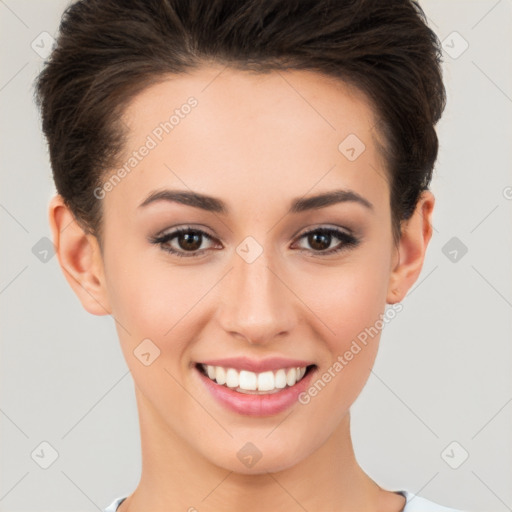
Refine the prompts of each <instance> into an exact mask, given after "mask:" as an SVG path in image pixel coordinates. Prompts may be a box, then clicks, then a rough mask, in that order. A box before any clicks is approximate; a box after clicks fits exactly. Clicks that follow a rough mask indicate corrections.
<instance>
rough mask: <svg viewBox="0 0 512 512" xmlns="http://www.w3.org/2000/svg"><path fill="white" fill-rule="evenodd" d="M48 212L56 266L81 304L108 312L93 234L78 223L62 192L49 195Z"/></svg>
mask: <svg viewBox="0 0 512 512" xmlns="http://www.w3.org/2000/svg"><path fill="white" fill-rule="evenodd" d="M48 213H49V221H50V227H51V230H52V235H53V243H54V245H55V250H56V253H57V256H58V259H59V264H60V267H61V269H62V272H63V273H64V276H65V277H66V279H67V281H68V283H69V285H70V286H71V288H72V289H73V291H74V292H75V293H76V295H77V297H78V298H79V300H80V302H81V303H82V306H83V307H84V308H85V309H86V310H87V311H88V312H89V313H92V314H93V315H108V314H111V309H110V304H109V302H108V295H107V292H106V283H105V276H104V270H103V259H102V255H101V251H100V247H99V244H98V240H97V238H96V237H95V236H94V235H92V234H90V233H86V232H85V231H84V229H83V228H82V227H81V226H80V225H79V224H78V222H77V221H76V219H75V216H74V215H73V213H72V212H71V210H70V209H69V207H68V206H67V205H66V204H65V202H64V199H63V198H62V196H60V195H56V196H55V197H53V198H52V200H51V201H50V206H49V211H48Z"/></svg>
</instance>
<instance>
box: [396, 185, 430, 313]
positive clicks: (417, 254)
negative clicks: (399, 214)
mask: <svg viewBox="0 0 512 512" xmlns="http://www.w3.org/2000/svg"><path fill="white" fill-rule="evenodd" d="M434 203H435V197H434V195H433V194H432V192H430V191H429V190H425V191H424V192H423V193H422V194H421V196H420V199H419V200H418V203H417V205H416V209H415V210H414V213H413V214H412V216H411V217H410V218H409V219H408V220H407V221H405V222H404V223H403V224H402V234H401V237H400V241H399V244H398V263H396V265H395V266H394V268H393V269H392V272H391V276H390V280H389V286H388V295H387V298H386V302H387V303H388V304H395V303H397V302H400V301H402V300H403V298H404V297H405V295H406V293H407V292H408V291H409V289H410V288H411V287H412V285H413V284H414V283H415V282H416V280H417V279H418V276H419V275H420V273H421V269H422V267H423V262H424V260H425V254H426V250H427V246H428V243H429V242H430V239H431V238H432V212H433V209H434Z"/></svg>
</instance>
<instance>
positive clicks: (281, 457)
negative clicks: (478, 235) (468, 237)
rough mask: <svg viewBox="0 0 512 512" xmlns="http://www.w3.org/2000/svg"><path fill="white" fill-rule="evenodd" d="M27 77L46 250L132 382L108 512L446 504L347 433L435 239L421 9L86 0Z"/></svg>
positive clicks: (432, 40)
mask: <svg viewBox="0 0 512 512" xmlns="http://www.w3.org/2000/svg"><path fill="white" fill-rule="evenodd" d="M37 94H38V96H37V97H38V100H39V105H40V108H41V111H42V118H43V129H44V132H45V135H46V136H47V139H48V143H49V148H50V156H51V162H52V168H53V173H54V179H55V183H56V186H57V192H58V194H57V195H56V196H55V198H54V199H53V200H52V202H51V204H50V212H49V215H50V224H51V228H52V232H53V237H54V243H55V245H56V248H57V253H58V257H59V262H60V265H61V267H62V270H63V272H64V274H65V276H66V278H67V280H68V282H69V284H70V285H71V287H72V288H73V290H74V291H75V293H76V294H77V296H78V297H79V299H80V300H81V302H82V304H83V306H84V308H85V309H86V310H87V311H88V312H90V313H92V314H96V315H104V314H110V315H112V317H113V318H114V319H115V322H116V328H117V332H118V335H119V340H120V343H121V347H122V350H123V354H124V357H125V359H126V363H127V365H128V367H129V369H130V371H131V374H132V376H133V379H134V383H135V390H136V399H137V406H138V411H139V421H140V432H141V445H142V475H141V479H140V482H139V485H138V486H137V489H136V490H135V491H134V492H133V493H132V494H131V495H130V496H128V497H125V496H121V497H118V498H117V499H115V500H114V502H113V503H112V504H111V505H110V506H109V507H108V508H107V509H106V512H110V511H114V510H117V511H118V512H139V511H143V510H153V511H164V510H165V511H169V510H188V511H194V510H200V511H201V512H203V511H221V510H222V511H231V510H245V511H251V510H265V511H267V510H268V511H281V510H283V511H284V510H286V511H293V510H297V511H298V510H308V511H320V512H323V511H328V510H329V511H331V510H336V511H354V510H357V511H359V510H361V511H362V510H368V511H370V510H371V511H380V512H383V511H389V512H391V511H393V512H397V511H404V512H412V511H426V510H431V511H434V510H435V511H447V510H449V509H448V508H445V507H441V506H440V505H436V504H434V503H432V502H430V501H427V500H425V499H422V498H421V497H419V496H414V494H412V493H410V492H408V491H405V490H401V491H391V490H387V489H384V488H382V487H380V486H379V485H378V484H377V483H376V482H374V481H373V480H372V479H371V478H370V477H369V476H368V475H367V474H366V473H365V472H364V471H363V470H362V469H361V467H360V466H359V465H358V463H357V461H356V458H355V455H354V451H353V448H352V442H351V437H350V407H351V405H352V403H353V402H354V401H355V399H356V398H357V396H358V395H359V393H360V392H361V390H362V388H363V387H364V385H365V383H366V381H367V379H368V376H369V374H370V371H371V368H372V365H373V362H374V360H375V357H376V354H377V349H378V343H379V339H380V331H381V329H382V327H383V325H385V323H386V322H388V321H389V319H390V318H392V315H396V314H397V313H398V312H399V311H400V310H401V304H400V301H401V300H402V299H403V298H404V296H405V294H406V293H407V291H408V290H409V289H410V288H411V286H412V285H413V284H414V282H415V281H416V279H417V278H418V275H419V274H420V271H421V268H422V265H423V261H424V257H425V251H426V248H427V246H428V243H429V240H430V238H431V234H432V227H431V224H430V221H431V218H432V211H433V207H434V196H433V194H432V193H431V192H430V191H429V190H428V186H429V183H430V180H431V176H432V169H433V166H434V163H435V160H436V157H437V150H438V140H437V136H436V132H435V129H434V127H435V125H436V123H437V121H438V120H439V118H440V116H441V113H442V111H443V109H444V105H445V91H444V87H443V83H442V78H441V71H440V49H439V42H438V40H437V37H436V36H435V34H434V33H433V32H432V31H431V30H430V29H429V28H428V27H427V25H426V23H425V17H424V14H423V12H422V10H421V8H420V7H419V6H418V5H417V4H415V3H413V2H411V1H404V0H395V1H390V2H378V1H375V0H374V1H368V0H360V1H357V2H354V1H339V2H332V1H329V0H315V1H312V0H311V1H300V2H299V1H287V2H283V1H277V0H269V1H262V0H240V1H235V2H234V1H233V0H218V1H212V0H192V1H179V0H131V1H124V2H120V1H115V0H83V1H79V2H75V3H73V4H71V5H70V6H69V8H68V9H67V11H66V13H65V14H64V17H63V20H62V23H61V27H60V35H59V38H58V41H57V46H56V48H55V49H54V51H53V54H52V56H51V59H50V60H49V61H48V63H47V65H46V67H45V69H44V70H43V71H42V73H41V75H40V76H39V78H38V81H37Z"/></svg>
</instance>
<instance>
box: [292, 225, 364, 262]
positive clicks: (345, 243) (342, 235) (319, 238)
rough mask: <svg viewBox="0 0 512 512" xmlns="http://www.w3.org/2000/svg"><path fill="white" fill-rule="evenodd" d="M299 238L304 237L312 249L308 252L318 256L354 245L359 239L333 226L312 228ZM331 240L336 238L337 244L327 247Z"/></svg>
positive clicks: (357, 243)
mask: <svg viewBox="0 0 512 512" xmlns="http://www.w3.org/2000/svg"><path fill="white" fill-rule="evenodd" d="M300 239H306V241H307V244H308V245H309V247H310V248H311V249H312V250H310V251H309V252H313V253H317V255H320V256H324V255H329V254H334V253H337V252H339V251H342V250H344V249H349V248H350V247H355V246H357V245H359V243H360V240H358V239H357V238H356V237H354V236H353V235H351V234H349V233H346V232H344V231H341V230H339V229H334V228H318V229H314V230H312V231H308V232H307V233H304V234H303V235H302V236H301V237H300ZM333 240H338V241H339V242H338V245H337V246H335V247H334V248H331V249H329V247H330V245H331V243H332V242H333ZM306 250H307V249H306Z"/></svg>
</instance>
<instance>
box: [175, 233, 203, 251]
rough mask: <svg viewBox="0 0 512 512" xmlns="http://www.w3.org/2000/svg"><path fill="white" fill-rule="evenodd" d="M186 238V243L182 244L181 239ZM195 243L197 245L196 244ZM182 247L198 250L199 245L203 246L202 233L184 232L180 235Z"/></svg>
mask: <svg viewBox="0 0 512 512" xmlns="http://www.w3.org/2000/svg"><path fill="white" fill-rule="evenodd" d="M183 239H185V243H184V244H182V243H181V241H182V240H183ZM194 244H195V245H196V246H194ZM179 245H180V247H181V248H182V249H185V250H192V251H193V250H197V249H198V248H199V247H201V234H200V233H195V234H190V233H183V234H182V235H181V237H180V243H179Z"/></svg>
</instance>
